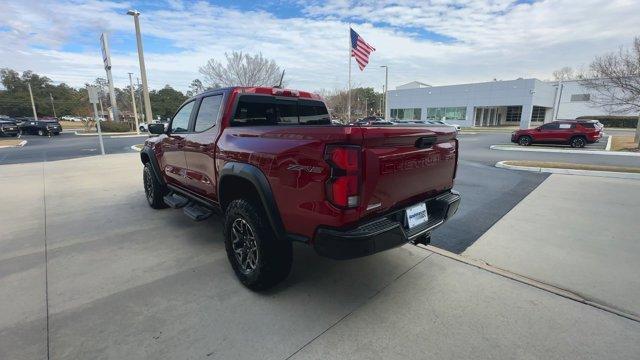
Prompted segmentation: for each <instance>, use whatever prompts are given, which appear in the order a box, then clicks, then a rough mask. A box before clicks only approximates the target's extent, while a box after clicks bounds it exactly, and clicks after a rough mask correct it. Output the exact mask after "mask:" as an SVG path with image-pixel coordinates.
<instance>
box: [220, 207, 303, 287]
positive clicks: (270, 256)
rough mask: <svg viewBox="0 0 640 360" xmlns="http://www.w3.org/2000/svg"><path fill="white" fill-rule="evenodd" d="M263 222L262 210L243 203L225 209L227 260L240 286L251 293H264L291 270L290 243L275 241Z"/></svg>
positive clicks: (266, 223)
mask: <svg viewBox="0 0 640 360" xmlns="http://www.w3.org/2000/svg"><path fill="white" fill-rule="evenodd" d="M265 218H266V216H265V215H264V214H263V211H262V208H260V207H259V206H256V205H255V204H253V203H251V202H249V201H247V200H244V199H238V200H234V201H232V202H231V203H230V204H229V206H227V211H226V216H225V226H224V231H225V248H226V250H227V257H228V258H229V262H230V263H231V267H232V268H233V271H234V272H235V273H236V276H237V277H238V279H239V280H240V282H242V284H243V285H245V286H246V287H248V288H249V289H251V290H265V289H268V288H270V287H272V286H274V285H276V284H277V283H279V282H281V281H282V280H284V279H285V278H286V277H287V275H289V271H290V270H291V261H292V249H291V242H289V241H287V240H280V239H278V238H277V237H276V236H275V235H274V233H273V230H272V229H271V227H270V226H269V223H268V222H267V221H265Z"/></svg>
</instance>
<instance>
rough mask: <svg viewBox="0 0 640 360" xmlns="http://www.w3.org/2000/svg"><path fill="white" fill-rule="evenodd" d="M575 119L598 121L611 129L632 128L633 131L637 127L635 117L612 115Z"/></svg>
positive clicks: (636, 118)
mask: <svg viewBox="0 0 640 360" xmlns="http://www.w3.org/2000/svg"><path fill="white" fill-rule="evenodd" d="M577 119H593V120H598V121H600V122H601V123H602V125H604V126H605V127H613V128H632V129H635V128H636V126H638V117H637V116H614V115H601V116H580V117H578V118H577Z"/></svg>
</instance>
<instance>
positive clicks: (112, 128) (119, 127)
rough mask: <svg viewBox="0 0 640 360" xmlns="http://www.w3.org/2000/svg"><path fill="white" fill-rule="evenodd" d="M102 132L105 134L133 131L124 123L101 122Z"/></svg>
mask: <svg viewBox="0 0 640 360" xmlns="http://www.w3.org/2000/svg"><path fill="white" fill-rule="evenodd" d="M100 130H102V131H103V132H128V131H131V125H129V123H128V122H124V121H101V122H100Z"/></svg>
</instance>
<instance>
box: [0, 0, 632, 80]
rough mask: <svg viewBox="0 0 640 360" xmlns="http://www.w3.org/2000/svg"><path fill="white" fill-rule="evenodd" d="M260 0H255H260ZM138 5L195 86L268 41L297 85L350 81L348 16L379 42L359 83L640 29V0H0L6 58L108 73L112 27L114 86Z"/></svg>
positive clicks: (549, 53) (158, 48) (607, 40)
mask: <svg viewBox="0 0 640 360" xmlns="http://www.w3.org/2000/svg"><path fill="white" fill-rule="evenodd" d="M258 3H259V5H256V4H258ZM133 8H135V9H138V10H139V11H140V12H141V13H142V15H141V17H140V21H141V27H142V34H143V41H144V46H145V57H146V64H147V72H148V77H149V85H150V87H152V88H160V87H162V86H164V85H165V84H169V85H171V86H173V87H175V88H177V89H180V90H183V91H184V90H186V89H187V88H188V85H189V83H190V82H191V80H193V79H195V78H201V76H200V75H199V74H198V68H199V67H200V66H202V65H203V64H204V63H205V62H206V61H207V59H209V58H216V59H222V58H223V57H224V52H225V51H226V52H230V51H233V50H239V51H245V52H249V53H257V52H262V54H263V55H265V56H267V57H269V58H272V59H274V60H275V61H276V62H277V63H278V64H279V65H281V66H283V67H284V68H285V69H286V78H287V80H288V82H289V87H292V88H299V89H305V90H318V89H334V88H346V83H347V71H348V68H347V61H348V57H347V54H348V47H347V46H348V28H349V23H351V24H352V27H353V28H354V29H355V30H356V31H357V32H358V33H360V35H361V36H362V37H363V38H364V39H365V40H366V41H367V42H369V43H370V44H371V45H373V46H375V47H376V49H377V51H376V52H374V53H373V54H372V55H371V61H370V63H369V65H368V66H367V68H366V69H365V70H364V71H363V72H361V71H359V70H358V68H357V65H356V64H355V62H354V64H353V68H352V69H353V70H352V71H353V83H354V84H355V85H365V86H374V87H376V88H377V89H378V90H381V86H382V84H383V83H384V71H383V69H381V68H380V65H389V68H390V71H389V83H390V88H394V87H395V86H396V85H400V84H403V83H406V82H409V81H412V80H418V81H422V82H426V83H429V84H432V85H444V84H456V83H465V82H479V81H491V80H492V79H494V78H496V79H504V80H507V79H515V78H518V77H525V78H526V77H536V78H540V79H548V78H550V77H551V72H552V71H553V70H555V69H558V68H560V67H562V66H566V65H568V66H572V67H574V68H580V67H581V66H586V65H588V63H589V62H590V61H591V59H592V58H593V57H594V56H595V55H598V54H602V53H606V52H611V51H616V50H617V48H618V47H619V46H621V45H624V46H628V45H629V44H630V43H631V41H632V39H633V37H634V36H636V35H640V22H639V21H638V19H639V16H640V1H637V0H602V1H601V0H547V1H508V0H492V1H480V0H478V1H474V0H458V1H444V0H432V1H427V0H424V1H421V0H407V1H403V0H400V1H390V0H379V1H351V0H332V1H304V0H299V1H296V0H291V1H284V0H266V1H265V0H263V1H248V0H247V1H244V0H235V1H234V0H228V1H227V0H225V1H213V0H211V1H197V2H196V1H180V0H165V1H75V0H74V1H70V0H69V1H67V0H61V1H52V0H47V1H43V0H40V1H32V0H20V1H15V0H0V13H1V14H2V22H0V67H9V68H13V69H16V70H18V71H24V70H33V71H35V72H37V73H39V74H44V75H47V76H49V77H50V78H52V79H53V80H54V81H56V82H66V83H68V84H70V85H72V86H83V85H84V83H85V82H90V81H93V79H95V78H96V77H99V76H100V77H104V76H105V72H104V69H103V68H102V59H101V55H100V46H99V37H100V33H101V32H103V31H106V32H109V34H110V37H111V49H112V50H111V51H112V63H113V77H114V81H115V83H116V86H118V87H122V86H125V85H126V84H128V75H127V73H128V72H133V73H136V74H137V73H138V71H139V68H138V58H137V53H136V43H135V33H134V27H133V19H132V17H131V16H128V15H126V11H127V10H128V9H133Z"/></svg>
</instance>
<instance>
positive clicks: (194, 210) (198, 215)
mask: <svg viewBox="0 0 640 360" xmlns="http://www.w3.org/2000/svg"><path fill="white" fill-rule="evenodd" d="M182 211H184V214H185V215H187V216H188V217H189V218H190V219H191V220H193V221H202V220H204V219H206V218H208V217H209V216H211V214H213V211H212V210H210V209H207V208H205V207H204V206H200V205H198V204H194V203H190V204H189V205H187V206H185V207H184V209H182Z"/></svg>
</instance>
